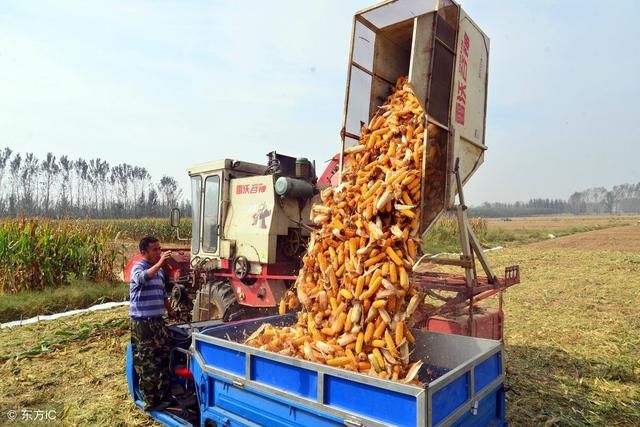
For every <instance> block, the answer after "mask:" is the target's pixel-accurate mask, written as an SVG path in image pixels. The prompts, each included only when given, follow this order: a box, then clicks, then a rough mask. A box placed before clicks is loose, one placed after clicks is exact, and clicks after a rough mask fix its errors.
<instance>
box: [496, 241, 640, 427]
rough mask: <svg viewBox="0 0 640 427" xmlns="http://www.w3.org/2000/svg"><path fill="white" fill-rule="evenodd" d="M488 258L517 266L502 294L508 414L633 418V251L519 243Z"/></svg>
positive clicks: (638, 340)
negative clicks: (516, 277) (514, 281)
mask: <svg viewBox="0 0 640 427" xmlns="http://www.w3.org/2000/svg"><path fill="white" fill-rule="evenodd" d="M491 261H492V262H493V264H494V265H495V266H496V267H498V268H500V267H502V266H505V265H508V264H511V263H516V262H517V263H519V264H520V267H521V271H522V283H521V284H520V285H518V286H516V287H514V288H513V289H511V290H510V291H508V292H507V294H506V298H505V301H506V306H505V312H506V318H505V341H506V354H507V384H508V385H509V386H511V387H512V388H513V392H511V393H509V394H508V397H509V401H508V404H507V413H508V416H509V419H510V421H511V423H512V424H513V425H530V424H536V423H544V422H545V421H548V420H558V422H559V424H560V425H569V426H582V425H628V426H632V425H640V316H639V315H638V313H639V308H638V307H640V279H639V276H640V255H639V254H638V253H637V252H633V251H584V250H579V249H573V250H562V249H555V250H546V251H542V250H540V249H536V248H530V247H527V246H524V247H520V248H515V249H511V250H508V251H503V252H497V253H493V254H492V255H491ZM516 393H517V394H516Z"/></svg>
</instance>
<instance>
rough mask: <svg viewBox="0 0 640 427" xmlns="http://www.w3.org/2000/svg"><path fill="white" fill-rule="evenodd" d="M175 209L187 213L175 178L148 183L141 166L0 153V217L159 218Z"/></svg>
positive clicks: (94, 160)
mask: <svg viewBox="0 0 640 427" xmlns="http://www.w3.org/2000/svg"><path fill="white" fill-rule="evenodd" d="M175 206H179V207H181V209H182V210H183V213H185V214H186V215H190V210H191V209H190V204H189V202H188V201H183V200H182V189H181V188H180V186H179V185H178V182H177V181H176V180H175V178H173V177H170V176H166V175H165V176H163V177H162V178H160V180H159V181H157V182H153V181H152V177H151V175H150V174H149V172H148V171H147V169H145V168H144V167H141V166H133V165H130V164H127V163H120V164H117V165H110V164H109V163H108V162H107V161H105V160H102V159H100V158H95V159H83V158H81V157H79V158H72V157H70V156H67V155H63V156H59V157H57V156H56V155H54V154H53V153H47V155H46V157H45V158H44V159H39V158H37V157H36V156H35V155H34V154H33V153H25V154H22V153H18V152H14V151H13V150H12V149H10V148H8V147H6V148H4V149H2V150H0V215H1V216H16V215H19V214H23V215H27V216H33V215H40V216H48V217H90V218H140V217H158V216H167V215H168V214H169V212H170V210H171V208H172V207H175Z"/></svg>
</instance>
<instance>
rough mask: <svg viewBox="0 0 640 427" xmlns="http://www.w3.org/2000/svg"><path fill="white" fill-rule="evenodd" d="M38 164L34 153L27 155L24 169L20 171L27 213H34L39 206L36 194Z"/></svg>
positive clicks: (24, 207)
mask: <svg viewBox="0 0 640 427" xmlns="http://www.w3.org/2000/svg"><path fill="white" fill-rule="evenodd" d="M38 163H39V161H38V159H37V158H36V156H34V155H33V153H27V154H26V155H25V156H24V163H22V168H21V169H20V185H21V186H22V207H23V209H24V210H25V211H26V212H27V213H34V212H35V207H36V205H37V195H36V194H34V193H35V191H37V188H36V187H37V185H36V183H37V182H38V173H39V167H38Z"/></svg>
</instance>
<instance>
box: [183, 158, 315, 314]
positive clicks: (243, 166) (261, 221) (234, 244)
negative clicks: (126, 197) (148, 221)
mask: <svg viewBox="0 0 640 427" xmlns="http://www.w3.org/2000/svg"><path fill="white" fill-rule="evenodd" d="M267 157H268V162H267V164H266V165H260V164H256V163H250V162H243V161H238V160H231V159H224V160H217V161H210V162H206V163H201V164H197V165H194V166H192V167H190V168H189V169H188V170H187V171H188V173H189V177H190V180H191V206H192V229H191V256H190V272H191V277H190V280H189V284H188V285H187V289H186V291H187V292H188V293H190V294H194V295H193V296H194V298H190V299H193V308H192V311H191V312H192V320H194V321H196V320H209V319H215V318H224V319H231V318H233V316H235V318H238V317H240V316H241V315H242V316H246V311H247V310H246V309H245V310H242V309H243V308H269V309H275V306H276V303H277V302H278V301H279V300H280V299H281V298H282V296H283V295H284V293H285V292H286V290H287V289H288V288H289V287H290V286H291V284H292V283H293V281H294V280H295V277H296V274H297V271H298V269H299V267H300V263H301V258H302V254H303V252H304V249H305V244H306V241H307V240H308V238H309V235H310V224H309V223H310V220H309V216H310V215H309V214H310V212H311V206H312V204H313V203H315V202H316V200H317V199H319V189H318V187H317V185H316V184H317V178H316V176H315V170H314V167H313V165H312V163H311V162H309V160H307V159H305V158H295V157H290V156H285V155H282V154H278V153H276V152H275V151H274V152H271V153H269V154H267ZM179 222H180V212H179V211H178V210H177V209H174V210H173V211H172V215H171V223H172V225H173V226H174V227H177V226H178V225H179ZM230 316H231V317H230Z"/></svg>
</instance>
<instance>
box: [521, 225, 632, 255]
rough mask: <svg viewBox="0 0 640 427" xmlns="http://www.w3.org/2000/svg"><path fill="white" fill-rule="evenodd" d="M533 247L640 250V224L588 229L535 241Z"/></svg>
mask: <svg viewBox="0 0 640 427" xmlns="http://www.w3.org/2000/svg"><path fill="white" fill-rule="evenodd" d="M530 247H531V248H540V249H584V250H617V251H637V250H640V224H634V225H628V226H625V227H612V228H607V229H604V230H595V231H588V232H586V233H578V234H573V235H571V236H564V237H558V238H555V239H549V240H545V241H543V242H538V243H533V244H532V245H530Z"/></svg>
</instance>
